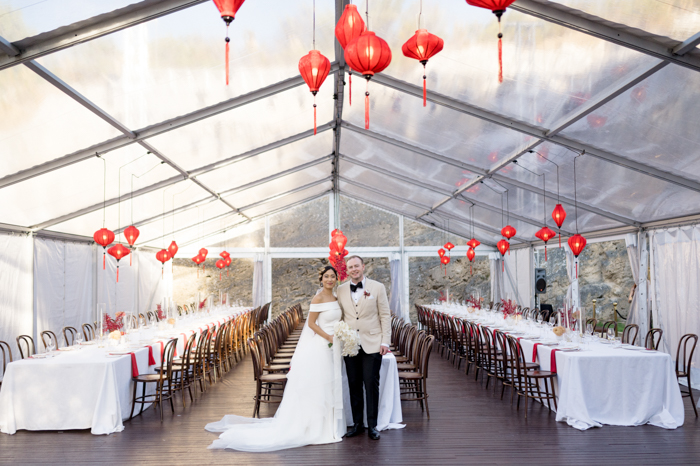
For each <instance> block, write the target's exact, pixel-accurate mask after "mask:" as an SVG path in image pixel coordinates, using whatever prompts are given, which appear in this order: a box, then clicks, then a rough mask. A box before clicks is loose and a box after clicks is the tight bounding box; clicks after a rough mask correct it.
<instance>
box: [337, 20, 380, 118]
mask: <svg viewBox="0 0 700 466" xmlns="http://www.w3.org/2000/svg"><path fill="white" fill-rule="evenodd" d="M345 61H346V62H347V64H348V65H349V66H350V68H352V69H353V70H355V71H357V72H358V73H360V74H361V75H363V76H364V77H365V79H366V80H367V91H365V129H369V80H370V79H372V76H374V75H375V73H381V72H382V71H384V70H385V69H386V67H387V66H389V63H391V49H390V48H389V44H387V43H386V41H385V40H384V39H381V38H380V37H377V35H376V34H374V33H373V32H371V31H365V32H363V33H362V34H360V35H359V36H358V37H356V38H355V39H353V40H352V41H351V42H350V43H348V44H347V46H346V47H345Z"/></svg>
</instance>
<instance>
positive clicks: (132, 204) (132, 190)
mask: <svg viewBox="0 0 700 466" xmlns="http://www.w3.org/2000/svg"><path fill="white" fill-rule="evenodd" d="M150 153H151V152H150V151H148V152H146V153H145V154H143V155H142V156H141V157H137V158H135V159H134V160H132V161H131V162H127V163H125V164H124V165H122V166H121V167H119V186H118V187H119V191H118V193H119V196H118V199H119V201H118V204H119V208H118V209H117V211H118V212H117V226H118V227H119V228H120V229H121V227H122V207H121V206H122V168H124V167H126V166H127V165H129V164H131V163H134V162H136V161H137V160H141V159H142V158H144V157H145V156H147V155H148V154H150ZM158 165H160V164H158ZM149 171H150V170H149ZM131 176H134V174H133V173H132V174H131ZM133 206H134V186H133V178H132V185H131V207H132V208H133ZM131 223H134V213H133V211H132V212H131ZM121 235H122V232H121V231H120V232H119V236H120V237H121Z"/></svg>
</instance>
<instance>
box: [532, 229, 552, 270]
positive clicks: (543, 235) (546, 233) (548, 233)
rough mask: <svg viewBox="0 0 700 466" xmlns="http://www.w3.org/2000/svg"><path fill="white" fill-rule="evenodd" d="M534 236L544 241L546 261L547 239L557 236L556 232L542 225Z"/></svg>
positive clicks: (545, 258) (545, 257)
mask: <svg viewBox="0 0 700 466" xmlns="http://www.w3.org/2000/svg"><path fill="white" fill-rule="evenodd" d="M535 236H536V237H538V238H539V239H541V240H542V241H544V260H545V262H546V261H547V241H549V240H550V239H552V238H554V237H555V236H557V234H556V233H554V232H553V231H552V230H550V229H549V228H548V227H546V226H544V227H542V228H541V229H540V231H538V232H537V233H535Z"/></svg>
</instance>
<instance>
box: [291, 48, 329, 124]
mask: <svg viewBox="0 0 700 466" xmlns="http://www.w3.org/2000/svg"><path fill="white" fill-rule="evenodd" d="M330 71H331V62H330V61H329V60H328V59H327V58H326V57H324V56H323V55H322V54H321V52H319V51H318V50H312V51H310V52H309V53H308V54H306V55H304V56H303V57H301V59H300V60H299V73H301V77H302V78H303V79H304V81H305V82H306V84H308V86H309V91H311V93H312V94H313V96H314V135H315V134H316V94H317V93H318V90H319V89H320V87H321V85H322V84H323V81H325V80H326V78H327V77H328V73H329V72H330Z"/></svg>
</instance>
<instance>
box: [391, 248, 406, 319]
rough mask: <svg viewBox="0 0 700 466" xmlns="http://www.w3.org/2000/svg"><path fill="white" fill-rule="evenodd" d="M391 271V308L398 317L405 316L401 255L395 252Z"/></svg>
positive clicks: (392, 257)
mask: <svg viewBox="0 0 700 466" xmlns="http://www.w3.org/2000/svg"><path fill="white" fill-rule="evenodd" d="M389 269H390V272H391V300H389V309H391V313H392V314H393V315H395V316H396V317H403V312H402V309H401V294H402V293H403V275H402V274H401V255H400V254H393V255H392V256H391V261H390V262H389Z"/></svg>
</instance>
